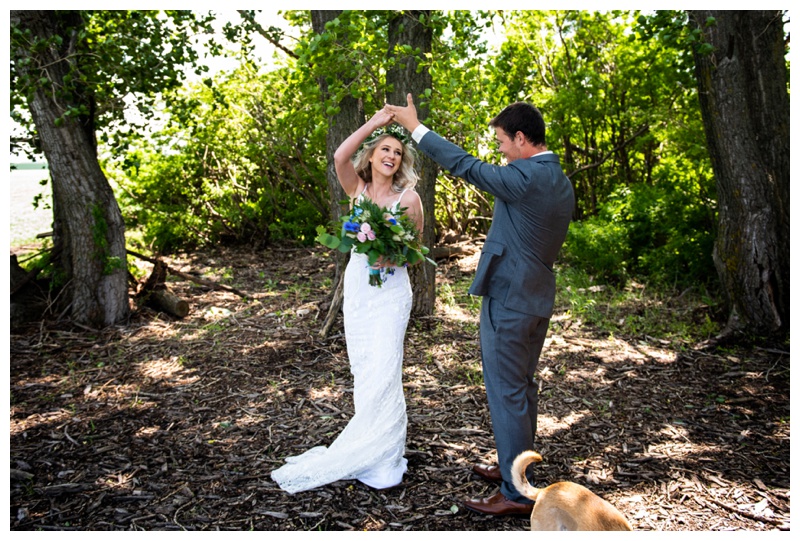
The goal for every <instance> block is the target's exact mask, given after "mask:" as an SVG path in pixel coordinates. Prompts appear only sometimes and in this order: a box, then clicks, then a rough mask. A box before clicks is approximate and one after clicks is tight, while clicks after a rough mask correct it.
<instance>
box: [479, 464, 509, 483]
mask: <svg viewBox="0 0 800 541" xmlns="http://www.w3.org/2000/svg"><path fill="white" fill-rule="evenodd" d="M472 472H473V473H474V474H475V475H477V476H478V477H482V478H483V479H486V480H487V481H490V482H492V483H499V482H500V481H502V480H503V476H502V474H501V473H500V467H499V466H484V465H483V464H475V465H474V466H472Z"/></svg>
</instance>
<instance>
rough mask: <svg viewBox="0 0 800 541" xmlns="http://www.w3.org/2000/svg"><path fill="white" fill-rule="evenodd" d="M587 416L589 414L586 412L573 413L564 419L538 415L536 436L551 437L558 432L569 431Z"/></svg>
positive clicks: (542, 414) (543, 414)
mask: <svg viewBox="0 0 800 541" xmlns="http://www.w3.org/2000/svg"><path fill="white" fill-rule="evenodd" d="M587 415H590V413H589V412H586V411H573V412H570V413H569V414H568V415H566V416H564V417H556V416H553V415H548V414H545V413H539V418H538V425H537V436H544V435H552V434H554V433H555V432H557V431H559V430H569V428H570V427H571V426H574V425H576V424H578V423H580V422H582V421H583V420H584V419H585V418H586V416H587Z"/></svg>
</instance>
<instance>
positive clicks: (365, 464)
mask: <svg viewBox="0 0 800 541" xmlns="http://www.w3.org/2000/svg"><path fill="white" fill-rule="evenodd" d="M401 196H402V194H401ZM398 202H399V199H398ZM382 278H385V282H384V283H383V285H382V287H376V286H371V285H369V267H368V263H367V258H366V256H364V255H362V254H356V253H352V254H351V255H350V262H349V263H348V265H347V268H346V270H345V276H344V305H343V311H344V329H345V337H346V340H347V355H348V357H349V358H350V371H351V372H352V374H353V379H354V381H353V402H354V406H355V415H354V416H353V418H352V419H350V422H349V423H348V424H347V426H346V427H345V428H344V430H342V432H341V433H340V434H339V436H338V437H337V438H336V440H335V441H334V442H333V443H331V445H330V446H329V447H325V446H319V447H313V448H311V449H309V450H308V451H306V452H305V453H303V454H301V455H298V456H292V457H288V458H286V464H285V465H283V466H281V467H280V468H278V469H277V470H275V471H273V472H272V474H271V475H272V479H273V480H274V481H275V482H276V483H278V485H280V487H281V488H282V489H283V490H285V491H286V492H289V493H292V494H294V493H296V492H301V491H304V490H310V489H313V488H317V487H320V486H322V485H327V484H328V483H332V482H334V481H338V480H342V479H358V480H359V481H361V482H362V483H364V484H366V485H368V486H370V487H373V488H376V489H383V488H388V487H392V486H395V485H397V484H399V483H400V482H401V481H402V480H403V474H404V473H405V472H406V469H407V464H408V461H407V460H406V459H405V458H404V457H403V454H404V453H405V443H406V424H407V419H406V402H405V397H404V396H403V381H402V376H403V340H404V337H405V333H406V326H407V325H408V318H409V315H410V314H411V300H412V297H411V284H410V282H409V279H408V271H407V270H406V269H405V268H403V267H399V268H395V269H394V274H382Z"/></svg>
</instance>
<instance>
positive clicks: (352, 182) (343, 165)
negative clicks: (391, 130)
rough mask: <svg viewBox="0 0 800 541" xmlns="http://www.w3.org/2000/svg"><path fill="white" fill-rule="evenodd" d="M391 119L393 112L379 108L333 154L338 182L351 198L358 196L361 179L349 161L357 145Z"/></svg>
mask: <svg viewBox="0 0 800 541" xmlns="http://www.w3.org/2000/svg"><path fill="white" fill-rule="evenodd" d="M393 119H394V115H393V114H391V113H388V112H386V111H384V110H383V109H381V110H379V111H378V112H377V113H375V114H374V115H372V118H370V119H369V120H367V122H366V123H365V124H363V125H362V126H361V127H360V128H358V129H357V130H356V131H354V132H353V133H352V134H351V135H350V136H349V137H348V138H347V139H345V140H344V141H343V142H342V144H341V145H339V148H337V149H336V152H335V153H334V154H333V164H334V166H335V167H336V176H337V177H339V184H341V185H342V188H343V189H344V192H345V193H346V194H347V196H348V197H350V198H351V199H352V198H354V197H357V196H358V187H359V185H360V181H361V179H360V178H359V177H358V175H357V174H356V170H355V168H354V167H353V162H352V161H351V159H352V157H353V154H355V153H356V151H358V147H359V146H361V143H363V142H364V140H365V139H366V138H367V137H369V136H370V134H371V133H372V132H374V131H375V130H377V129H378V128H382V127H383V126H388V125H389V124H391V123H392V122H393Z"/></svg>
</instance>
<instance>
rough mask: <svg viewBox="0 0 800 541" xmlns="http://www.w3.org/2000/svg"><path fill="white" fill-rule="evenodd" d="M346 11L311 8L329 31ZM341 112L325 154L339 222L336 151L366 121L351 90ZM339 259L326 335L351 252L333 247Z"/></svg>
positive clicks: (318, 24)
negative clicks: (346, 252) (347, 252)
mask: <svg viewBox="0 0 800 541" xmlns="http://www.w3.org/2000/svg"><path fill="white" fill-rule="evenodd" d="M341 13H342V10H311V27H312V28H313V30H314V32H316V33H317V34H322V33H323V32H325V23H327V22H328V21H332V20H333V19H335V18H336V17H338V16H339V15H340V14H341ZM319 88H320V94H321V96H322V99H323V100H327V99H328V98H329V92H328V83H327V82H326V81H325V77H324V76H320V77H319ZM337 105H338V106H339V112H338V113H337V114H336V115H333V116H330V117H328V133H327V134H326V136H325V155H326V158H327V162H328V165H327V168H326V175H325V176H326V179H327V181H328V193H329V194H330V214H331V220H332V221H333V222H338V220H339V218H340V217H341V216H342V214H343V213H345V212H348V210H349V209H348V208H347V207H343V206H342V205H341V204H340V203H339V202H340V201H342V200H343V199H346V198H347V194H345V193H344V190H343V189H342V186H341V184H339V178H338V177H337V175H336V167H335V165H334V162H333V155H334V153H335V152H336V149H337V148H339V145H341V144H342V141H344V140H345V139H347V138H348V137H349V136H350V134H351V133H353V132H354V131H356V130H357V129H358V128H359V127H360V126H361V125H362V124H363V123H364V111H363V109H362V108H361V106H360V104H359V102H358V100H357V99H355V98H353V97H352V96H350V95H349V94H348V95H347V96H345V97H344V98H343V99H342V100H341V101H340V102H339V103H338V104H337ZM333 254H334V258H335V260H336V274H335V275H334V279H333V283H334V284H337V286H336V287H337V289H336V290H334V291H333V293H332V295H333V296H332V302H331V307H330V309H329V310H328V315H327V316H326V318H325V321H324V322H323V325H322V329H323V331H322V332H323V335H326V334H327V332H328V330H329V329H330V328H331V324H332V323H333V318H335V317H336V315H337V314H338V313H339V310H340V309H341V306H342V299H343V297H342V295H341V293H340V292H339V291H338V288H340V287H343V284H344V280H341V279H340V276H341V275H342V274H343V273H344V268H345V265H346V264H347V261H348V257H349V254H343V253H341V252H339V251H338V250H334V251H333Z"/></svg>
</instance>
